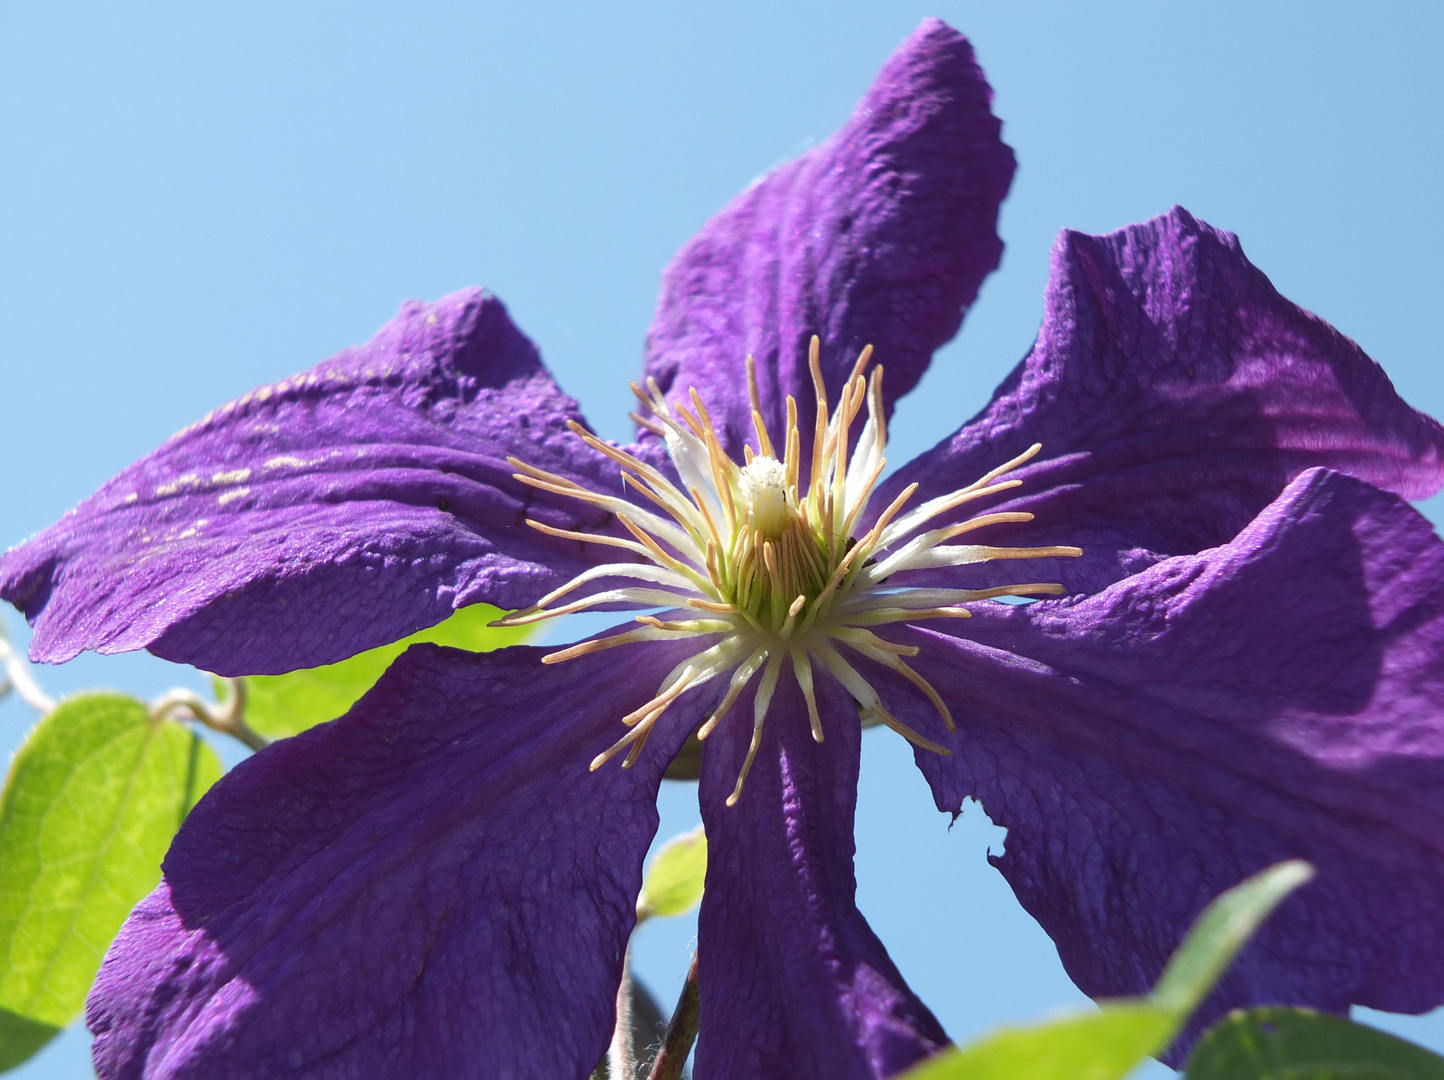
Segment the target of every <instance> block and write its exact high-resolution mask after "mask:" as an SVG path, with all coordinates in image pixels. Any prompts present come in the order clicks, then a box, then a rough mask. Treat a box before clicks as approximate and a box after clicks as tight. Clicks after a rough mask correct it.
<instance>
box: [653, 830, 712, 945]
mask: <svg viewBox="0 0 1444 1080" xmlns="http://www.w3.org/2000/svg"><path fill="white" fill-rule="evenodd" d="M706 877H707V837H706V835H705V834H704V833H703V832H702V826H700V825H698V826H697V827H696V828H695V829H693V830H692V831H691V832H687V833H683V834H682V835H681V836H674V837H672V839H670V840H668V841H667V842H666V843H665V844H663V845H662V846H661V848H659V849H658V851H657V854H656V856H655V857H654V858H653V859H652V865H651V866H649V867H647V877H646V880H644V881H643V882H642V892H641V895H640V896H638V897H637V921H638V922H641V921H642V920H643V919H649V918H651V917H652V916H653V915H661V916H671V915H681V914H682V913H683V912H685V911H689V910H691V908H692V907H693V906H694V905H695V904H696V903H697V902H698V901H699V900H701V899H702V882H703V881H704V880H705V879H706Z"/></svg>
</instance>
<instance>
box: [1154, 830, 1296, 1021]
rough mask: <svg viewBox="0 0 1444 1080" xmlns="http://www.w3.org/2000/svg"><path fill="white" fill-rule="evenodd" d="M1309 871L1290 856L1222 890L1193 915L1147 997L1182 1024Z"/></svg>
mask: <svg viewBox="0 0 1444 1080" xmlns="http://www.w3.org/2000/svg"><path fill="white" fill-rule="evenodd" d="M1313 876H1314V868H1313V867H1312V866H1310V865H1309V864H1308V863H1306V862H1304V861H1303V860H1302V859H1291V860H1289V861H1288V862H1282V863H1279V864H1277V865H1276V866H1270V867H1269V868H1268V869H1267V870H1263V871H1260V872H1259V873H1257V874H1255V875H1254V876H1253V877H1251V878H1249V879H1248V880H1247V881H1245V882H1243V883H1242V884H1240V885H1235V886H1234V887H1233V888H1232V889H1229V890H1228V892H1226V893H1223V894H1221V895H1220V896H1219V897H1218V898H1217V899H1216V900H1214V902H1213V903H1211V904H1209V905H1208V907H1206V908H1204V910H1203V914H1202V915H1200V916H1199V917H1198V919H1197V920H1195V922H1194V924H1193V929H1191V930H1190V931H1189V932H1188V937H1186V938H1184V941H1183V944H1182V945H1180V946H1179V948H1178V951H1177V952H1175V953H1174V954H1173V959H1171V960H1170V961H1169V962H1168V967H1167V969H1166V970H1165V971H1164V972H1163V977H1162V978H1160V979H1159V980H1158V985H1157V986H1155V987H1154V988H1153V994H1152V1000H1153V1001H1154V1002H1156V1003H1157V1004H1159V1005H1162V1006H1164V1007H1165V1008H1168V1009H1171V1010H1173V1011H1174V1012H1175V1013H1176V1014H1177V1015H1178V1023H1179V1026H1180V1027H1181V1026H1182V1025H1183V1023H1184V1022H1185V1021H1186V1020H1187V1019H1188V1018H1189V1017H1190V1016H1192V1015H1193V1010H1194V1009H1196V1008H1198V1006H1199V1005H1200V1004H1202V1002H1203V999H1204V998H1205V997H1207V996H1208V992H1209V991H1210V990H1212V989H1213V985H1214V983H1216V982H1218V980H1219V979H1220V978H1221V977H1222V976H1223V973H1224V971H1226V970H1227V969H1228V966H1229V964H1231V963H1233V958H1234V957H1235V956H1237V955H1238V951H1239V950H1240V949H1242V948H1243V946H1244V943H1245V942H1247V941H1248V939H1249V938H1251V937H1253V935H1254V931H1256V930H1257V929H1258V928H1259V927H1260V926H1262V925H1263V921H1264V920H1265V919H1267V918H1268V917H1269V916H1270V915H1271V914H1273V910H1274V908H1276V907H1278V906H1279V904H1280V903H1281V902H1282V901H1283V899H1284V897H1286V896H1288V895H1289V893H1291V892H1293V891H1294V890H1295V889H1297V888H1298V887H1299V886H1300V885H1302V884H1304V882H1306V881H1308V880H1310V879H1311V878H1312V877H1313Z"/></svg>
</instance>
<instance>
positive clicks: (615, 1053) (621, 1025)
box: [607, 947, 637, 1080]
mask: <svg viewBox="0 0 1444 1080" xmlns="http://www.w3.org/2000/svg"><path fill="white" fill-rule="evenodd" d="M632 1039H633V1034H632V950H631V948H630V947H629V948H628V949H627V950H626V951H625V952H624V953H622V984H621V985H620V986H618V987H617V1026H616V1027H615V1028H613V1029H612V1045H611V1046H609V1047H607V1075H608V1076H609V1077H611V1078H612V1080H633V1078H634V1077H635V1076H636V1074H637V1064H636V1061H635V1060H634V1059H633V1057H632Z"/></svg>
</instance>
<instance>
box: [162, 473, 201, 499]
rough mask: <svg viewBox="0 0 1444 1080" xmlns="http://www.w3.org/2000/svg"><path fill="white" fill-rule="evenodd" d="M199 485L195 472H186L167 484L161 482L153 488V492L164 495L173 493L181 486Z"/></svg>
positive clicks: (191, 486)
mask: <svg viewBox="0 0 1444 1080" xmlns="http://www.w3.org/2000/svg"><path fill="white" fill-rule="evenodd" d="M200 485H201V478H200V477H199V476H197V475H196V474H195V473H186V474H185V475H184V476H177V477H176V478H175V479H174V480H172V481H171V482H170V483H168V484H162V485H161V486H160V487H158V488H156V489H155V493H156V494H157V495H160V496H162V497H164V496H166V495H174V494H175V493H176V492H178V491H180V490H181V489H183V488H193V487H200Z"/></svg>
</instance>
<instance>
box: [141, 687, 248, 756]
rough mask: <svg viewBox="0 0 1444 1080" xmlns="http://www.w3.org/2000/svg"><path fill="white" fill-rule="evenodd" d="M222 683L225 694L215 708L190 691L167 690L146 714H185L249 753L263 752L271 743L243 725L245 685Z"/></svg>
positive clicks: (161, 715)
mask: <svg viewBox="0 0 1444 1080" xmlns="http://www.w3.org/2000/svg"><path fill="white" fill-rule="evenodd" d="M225 684H226V687H227V690H228V693H227V695H226V699H225V700H224V701H222V702H221V703H220V704H219V705H212V704H211V703H210V702H208V701H206V700H205V699H204V698H202V697H201V696H200V695H199V694H197V693H195V691H193V690H168V691H166V692H165V693H164V694H162V695H161V696H160V697H158V698H156V699H155V701H153V702H151V706H150V715H151V716H152V717H153V718H154V719H156V720H159V719H161V718H163V717H166V716H174V715H176V714H177V713H188V714H190V716H191V717H193V718H194V719H196V720H198V721H199V722H200V723H202V724H204V725H205V726H206V727H208V728H210V729H211V730H212V731H219V732H220V733H221V734H223V735H229V736H231V738H233V739H237V740H239V741H240V742H243V743H245V744H246V745H247V746H249V747H250V748H251V749H252V750H264V749H265V748H266V747H267V746H269V745H270V743H271V740H269V739H267V738H266V737H265V736H264V735H262V734H261V733H260V732H258V731H255V730H254V729H252V728H251V727H250V725H248V724H247V723H246V719H245V712H246V684H245V683H244V682H242V681H241V680H240V679H226V680H225Z"/></svg>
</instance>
